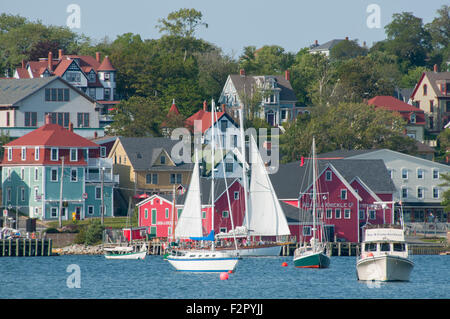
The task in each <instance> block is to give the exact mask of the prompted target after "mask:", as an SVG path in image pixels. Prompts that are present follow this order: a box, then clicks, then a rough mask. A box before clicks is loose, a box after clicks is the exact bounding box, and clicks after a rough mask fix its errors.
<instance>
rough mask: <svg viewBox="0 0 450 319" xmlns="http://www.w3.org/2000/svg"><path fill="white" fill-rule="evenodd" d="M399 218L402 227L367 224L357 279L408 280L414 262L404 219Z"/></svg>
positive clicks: (358, 258) (358, 261)
mask: <svg viewBox="0 0 450 319" xmlns="http://www.w3.org/2000/svg"><path fill="white" fill-rule="evenodd" d="M402 215H403V214H402ZM400 218H401V224H400V225H392V224H388V225H368V224H366V226H365V229H364V230H365V231H364V238H363V242H362V245H361V254H360V255H359V256H358V257H357V261H356V273H357V277H358V280H363V281H371V280H376V281H409V277H410V274H411V271H412V269H413V268H414V263H413V262H412V261H411V260H410V259H409V256H408V244H407V243H406V241H405V235H404V234H405V231H404V227H403V217H402V216H401V217H400Z"/></svg>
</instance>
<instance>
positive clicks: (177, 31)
mask: <svg viewBox="0 0 450 319" xmlns="http://www.w3.org/2000/svg"><path fill="white" fill-rule="evenodd" d="M202 18H203V15H202V13H201V12H200V11H197V10H195V9H180V10H178V11H175V12H171V13H169V15H168V16H167V18H166V19H159V20H158V22H159V23H160V24H159V25H157V26H156V28H157V29H158V30H159V32H160V33H164V32H166V33H167V34H169V35H173V36H179V37H188V38H191V37H193V36H194V33H195V31H196V30H197V28H198V27H199V26H204V27H206V28H208V24H207V23H205V22H203V21H202Z"/></svg>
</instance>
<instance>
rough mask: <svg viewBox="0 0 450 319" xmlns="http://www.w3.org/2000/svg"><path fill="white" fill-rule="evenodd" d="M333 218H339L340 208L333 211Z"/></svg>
mask: <svg viewBox="0 0 450 319" xmlns="http://www.w3.org/2000/svg"><path fill="white" fill-rule="evenodd" d="M334 214H335V215H334V218H336V219H340V218H341V209H340V208H336V210H335V211H334Z"/></svg>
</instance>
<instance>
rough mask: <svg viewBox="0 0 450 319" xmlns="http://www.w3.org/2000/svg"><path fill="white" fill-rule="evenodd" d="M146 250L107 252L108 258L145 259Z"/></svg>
mask: <svg viewBox="0 0 450 319" xmlns="http://www.w3.org/2000/svg"><path fill="white" fill-rule="evenodd" d="M145 256H147V252H146V251H140V252H135V253H127V254H105V258H106V259H145Z"/></svg>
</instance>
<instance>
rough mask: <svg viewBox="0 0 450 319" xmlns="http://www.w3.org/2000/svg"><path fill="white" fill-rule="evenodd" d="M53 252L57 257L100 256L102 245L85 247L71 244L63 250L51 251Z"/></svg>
mask: <svg viewBox="0 0 450 319" xmlns="http://www.w3.org/2000/svg"><path fill="white" fill-rule="evenodd" d="M53 252H54V253H57V254H59V255H102V254H103V245H96V246H86V245H78V244H72V245H70V246H66V247H63V248H56V249H53Z"/></svg>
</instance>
